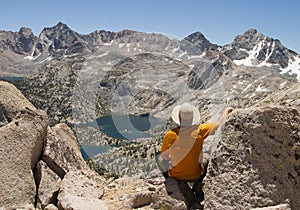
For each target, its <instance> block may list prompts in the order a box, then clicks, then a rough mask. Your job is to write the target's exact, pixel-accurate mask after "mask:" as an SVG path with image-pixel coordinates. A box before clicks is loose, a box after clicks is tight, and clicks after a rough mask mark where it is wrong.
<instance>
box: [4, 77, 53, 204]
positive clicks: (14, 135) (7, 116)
mask: <svg viewBox="0 0 300 210" xmlns="http://www.w3.org/2000/svg"><path fill="white" fill-rule="evenodd" d="M47 126H48V120H47V116H46V114H45V112H43V111H41V110H37V109H36V108H35V107H34V106H33V105H32V104H31V103H30V102H29V101H28V100H27V99H26V98H25V97H24V96H23V95H22V94H21V92H20V91H19V90H17V89H16V88H15V87H14V86H13V85H11V84H9V83H7V82H1V81H0V145H1V147H0V170H1V171H0V183H1V185H0V208H1V207H3V208H8V207H9V208H11V209H14V208H19V207H24V206H33V205H34V202H35V195H36V185H35V178H34V175H33V171H34V170H35V167H36V164H37V162H38V161H39V158H40V156H41V154H42V149H43V143H44V139H45V138H46V135H47Z"/></svg>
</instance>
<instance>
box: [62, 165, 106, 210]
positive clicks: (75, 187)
mask: <svg viewBox="0 0 300 210" xmlns="http://www.w3.org/2000/svg"><path fill="white" fill-rule="evenodd" d="M103 185H104V180H103V179H102V178H101V177H100V176H99V175H98V174H96V172H94V171H92V170H77V171H69V172H68V173H67V174H66V175H65V177H64V179H63V180H62V183H61V186H60V190H59V194H58V209H65V210H71V209H97V210H107V209H108V208H107V205H106V203H105V202H104V201H103V200H101V198H102V196H103V194H104V190H103Z"/></svg>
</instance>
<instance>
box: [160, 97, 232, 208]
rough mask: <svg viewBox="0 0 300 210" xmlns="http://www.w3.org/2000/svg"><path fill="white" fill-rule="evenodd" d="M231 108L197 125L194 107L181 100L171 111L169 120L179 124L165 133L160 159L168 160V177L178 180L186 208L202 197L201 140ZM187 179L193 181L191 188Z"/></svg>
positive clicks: (198, 203) (198, 115) (214, 129)
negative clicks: (213, 121) (215, 120)
mask: <svg viewBox="0 0 300 210" xmlns="http://www.w3.org/2000/svg"><path fill="white" fill-rule="evenodd" d="M232 110H233V109H232V108H231V107H229V108H226V109H225V110H224V112H223V113H222V115H221V116H220V117H219V119H218V121H217V122H215V123H208V124H200V125H199V119H200V114H199V110H198V109H197V108H196V107H194V106H192V105H190V104H188V103H184V104H182V105H179V106H176V107H175V108H174V109H173V111H172V119H173V121H174V122H176V123H177V124H179V126H178V127H177V128H175V129H173V130H169V131H168V132H167V133H166V134H165V136H164V140H163V145H162V147H161V158H163V159H164V160H169V162H170V164H171V166H170V167H169V170H168V174H167V176H168V177H170V178H174V179H176V180H177V181H178V185H179V187H180V190H181V191H182V193H183V194H184V197H185V200H186V204H187V206H188V207H194V206H196V207H197V206H199V205H200V202H201V201H202V200H203V199H204V194H203V191H202V180H203V174H204V164H201V163H199V157H200V154H201V152H202V148H203V142H204V139H205V138H206V137H207V136H208V135H210V134H213V133H214V132H215V131H216V129H217V128H218V127H219V126H220V125H221V124H222V123H223V122H224V121H225V119H226V118H227V116H228V115H229V113H230V112H231V111H232ZM188 182H193V183H194V185H193V187H192V188H190V187H189V184H188Z"/></svg>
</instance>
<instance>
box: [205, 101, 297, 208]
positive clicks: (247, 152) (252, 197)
mask: <svg viewBox="0 0 300 210" xmlns="http://www.w3.org/2000/svg"><path fill="white" fill-rule="evenodd" d="M299 122H300V114H299V110H297V109H295V108H290V107H283V106H274V105H271V106H263V107H257V108H249V109H244V110H236V111H235V112H234V113H232V115H231V116H230V118H229V120H228V121H227V122H226V124H225V126H224V129H223V131H222V132H221V134H220V136H221V137H220V138H221V140H220V143H219V145H218V147H217V149H216V150H215V151H214V153H213V154H212V158H211V162H210V165H209V169H208V174H207V176H206V182H205V196H206V202H205V209H231V208H232V206H234V207H236V208H254V207H264V206H272V205H277V204H280V203H289V204H290V205H291V207H292V209H298V208H299V207H300V199H299V192H300V160H299V158H300V153H299V152H300V140H299V139H300V126H299Z"/></svg>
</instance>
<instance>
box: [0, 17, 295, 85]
mask: <svg viewBox="0 0 300 210" xmlns="http://www.w3.org/2000/svg"><path fill="white" fill-rule="evenodd" d="M111 44H113V47H114V48H115V49H120V50H122V52H128V53H129V54H130V55H131V54H133V53H138V52H140V53H142V52H153V53H155V52H159V53H165V54H171V55H172V56H173V57H178V58H179V59H192V58H203V56H206V57H208V58H209V59H210V60H211V58H218V57H219V58H225V60H229V61H230V62H231V63H235V64H236V65H245V66H251V67H270V68H272V69H275V70H276V71H277V72H281V73H282V74H283V75H286V76H288V77H293V78H295V77H296V78H297V79H298V80H300V70H299V66H300V65H299V63H300V57H299V55H297V53H295V52H294V51H292V50H290V49H288V48H286V47H285V46H283V45H282V44H281V42H280V41H279V40H278V39H273V38H270V37H268V36H265V35H264V34H262V33H260V32H258V31H257V30H256V29H249V30H247V31H246V32H244V33H243V34H242V35H238V36H236V37H235V38H234V40H233V42H232V43H230V44H227V45H225V46H219V45H217V44H213V43H211V42H210V41H209V40H208V39H207V38H206V37H205V36H204V35H203V34H202V33H201V32H195V33H192V34H190V35H189V36H187V37H185V38H184V39H183V40H176V39H170V38H168V37H167V36H165V35H163V34H157V33H145V32H138V31H134V30H129V29H125V30H122V31H119V32H111V31H106V30H96V31H94V32H92V33H90V34H85V35H83V34H79V33H78V32H76V31H74V30H72V29H71V28H70V27H69V26H68V25H67V24H65V23H63V22H58V23H57V24H56V25H55V26H53V27H46V28H44V29H43V30H42V32H41V33H40V34H39V36H38V37H36V36H34V34H33V33H32V31H31V29H30V28H25V27H22V28H21V29H20V31H19V32H6V31H0V55H1V58H0V61H1V66H0V67H1V70H2V74H3V72H4V74H5V75H10V74H13V75H22V74H23V75H26V74H28V73H29V72H31V71H32V70H30V69H28V68H27V72H26V73H22V71H23V70H22V69H20V70H18V71H16V70H15V69H17V68H16V66H19V64H18V63H21V64H22V65H23V63H24V61H25V60H26V62H27V61H28V62H35V63H40V62H43V61H45V60H46V59H48V60H49V59H52V58H63V57H69V56H71V57H72V56H74V55H81V56H84V55H87V54H90V53H94V52H97V51H99V49H100V48H102V47H104V46H112V45H111ZM178 46H180V47H178ZM24 58H26V59H24ZM10 72H13V73H10Z"/></svg>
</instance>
